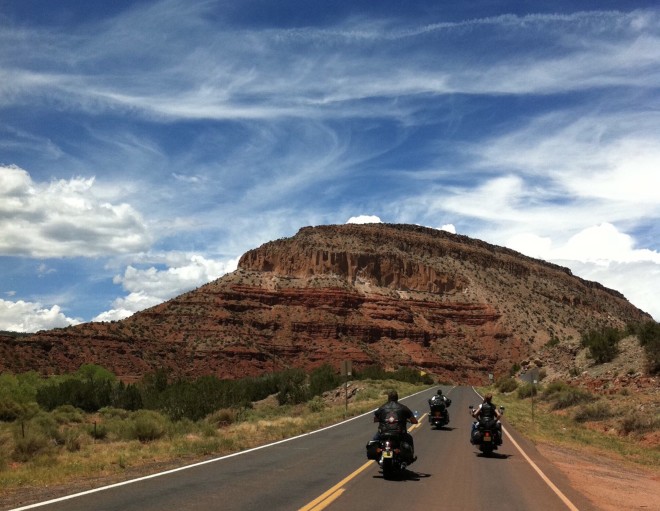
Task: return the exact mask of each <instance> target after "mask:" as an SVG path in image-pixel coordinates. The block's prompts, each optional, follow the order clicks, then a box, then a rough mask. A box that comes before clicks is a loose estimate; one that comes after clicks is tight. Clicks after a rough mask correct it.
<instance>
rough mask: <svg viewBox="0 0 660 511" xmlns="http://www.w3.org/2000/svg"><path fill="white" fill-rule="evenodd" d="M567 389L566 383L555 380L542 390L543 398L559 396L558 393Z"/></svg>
mask: <svg viewBox="0 0 660 511" xmlns="http://www.w3.org/2000/svg"><path fill="white" fill-rule="evenodd" d="M569 387H570V385H569V384H568V383H565V382H563V381H560V380H555V381H553V382H550V383H548V384H547V385H546V386H545V388H544V389H543V398H544V399H551V398H552V396H553V395H555V394H559V393H560V392H564V391H565V390H567V389H568V388H569Z"/></svg>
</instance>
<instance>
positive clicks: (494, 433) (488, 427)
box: [469, 405, 504, 455]
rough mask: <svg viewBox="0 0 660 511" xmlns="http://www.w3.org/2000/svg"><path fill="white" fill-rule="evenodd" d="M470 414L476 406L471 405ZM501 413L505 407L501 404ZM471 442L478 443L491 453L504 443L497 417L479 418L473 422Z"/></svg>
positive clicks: (480, 447)
mask: <svg viewBox="0 0 660 511" xmlns="http://www.w3.org/2000/svg"><path fill="white" fill-rule="evenodd" d="M469 408H470V415H472V412H473V411H474V406H472V405H470V407H469ZM500 413H502V414H503V413H504V407H503V406H500ZM470 443H471V444H472V445H476V446H477V447H478V448H479V450H480V451H481V452H482V453H483V454H485V455H489V454H491V453H492V452H493V451H495V450H497V448H498V446H500V445H502V432H501V428H500V427H499V426H498V422H497V420H496V419H479V420H478V421H474V422H473V423H472V432H471V434H470Z"/></svg>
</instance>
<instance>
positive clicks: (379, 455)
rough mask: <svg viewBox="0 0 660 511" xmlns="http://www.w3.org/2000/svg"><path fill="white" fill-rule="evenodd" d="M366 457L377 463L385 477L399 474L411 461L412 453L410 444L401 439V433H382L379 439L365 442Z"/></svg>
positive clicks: (388, 477)
mask: <svg viewBox="0 0 660 511" xmlns="http://www.w3.org/2000/svg"><path fill="white" fill-rule="evenodd" d="M367 458H369V459H372V460H374V461H376V462H377V463H378V465H379V466H380V468H381V470H382V471H383V477H384V478H385V479H391V478H394V477H395V476H397V475H400V474H401V473H402V472H403V471H404V470H405V469H406V467H407V466H408V465H409V464H410V463H412V461H413V454H412V448H411V447H410V445H409V444H408V443H407V442H405V441H402V439H401V435H397V434H389V433H387V434H382V435H381V437H380V439H379V440H371V441H370V442H369V443H368V444H367Z"/></svg>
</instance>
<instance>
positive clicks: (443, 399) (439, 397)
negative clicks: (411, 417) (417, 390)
mask: <svg viewBox="0 0 660 511" xmlns="http://www.w3.org/2000/svg"><path fill="white" fill-rule="evenodd" d="M439 404H443V405H445V413H446V414H447V422H449V410H447V407H449V405H451V399H449V398H448V397H447V396H444V395H443V394H442V389H438V393H437V394H436V395H435V396H433V397H432V398H431V399H429V406H430V407H431V408H433V405H439Z"/></svg>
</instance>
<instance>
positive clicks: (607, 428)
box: [488, 389, 660, 467]
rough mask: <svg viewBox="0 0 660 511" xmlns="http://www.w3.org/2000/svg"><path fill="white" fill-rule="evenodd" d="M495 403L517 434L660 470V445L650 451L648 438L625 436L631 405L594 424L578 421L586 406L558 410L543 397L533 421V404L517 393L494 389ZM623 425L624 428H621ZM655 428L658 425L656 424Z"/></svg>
mask: <svg viewBox="0 0 660 511" xmlns="http://www.w3.org/2000/svg"><path fill="white" fill-rule="evenodd" d="M488 390H489V391H491V392H493V394H494V396H495V397H494V398H493V400H494V401H495V402H496V404H497V405H498V406H504V407H505V409H506V410H505V418H506V421H507V422H508V423H509V424H511V425H512V426H513V427H514V428H516V430H517V431H519V432H520V433H522V434H523V435H524V436H526V437H528V438H530V439H531V440H533V441H535V442H539V443H547V444H554V445H560V446H565V447H570V448H574V449H588V450H590V451H592V452H595V453H601V454H605V455H608V456H616V457H620V458H625V459H626V461H628V462H631V463H634V464H638V465H641V466H646V467H658V466H660V449H658V446H657V444H656V445H654V446H651V448H649V445H648V442H647V441H646V437H644V436H643V435H641V433H642V431H640V432H638V434H628V435H625V434H622V433H623V431H622V430H621V427H622V424H623V423H621V418H622V417H626V415H625V413H624V410H626V409H627V406H628V405H627V404H625V403H622V404H619V405H616V406H615V407H614V408H613V410H614V411H611V413H610V414H609V415H608V416H607V417H606V418H607V419H611V420H609V421H605V419H606V418H605V417H592V418H591V420H576V419H575V416H576V414H578V413H579V412H580V410H581V409H582V408H581V407H583V406H585V405H584V404H582V403H579V404H576V405H575V406H573V407H569V408H565V409H559V410H557V409H556V408H555V406H554V405H553V403H552V402H549V401H544V400H542V399H541V398H540V397H539V396H537V397H536V398H535V399H534V417H533V420H532V400H531V399H529V398H527V399H522V400H521V399H518V397H516V394H515V392H514V393H511V394H497V393H496V392H495V391H493V389H488ZM620 423H621V424H620ZM655 427H656V428H657V427H658V424H657V423H655Z"/></svg>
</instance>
